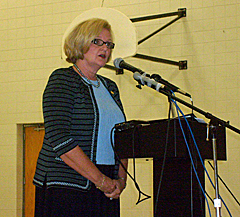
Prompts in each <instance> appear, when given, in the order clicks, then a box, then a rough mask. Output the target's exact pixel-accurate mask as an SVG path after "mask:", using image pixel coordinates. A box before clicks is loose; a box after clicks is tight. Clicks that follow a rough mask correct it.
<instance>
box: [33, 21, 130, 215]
mask: <svg viewBox="0 0 240 217" xmlns="http://www.w3.org/2000/svg"><path fill="white" fill-rule="evenodd" d="M113 48H114V43H113V39H112V31H111V27H110V25H109V23H108V22H107V21H105V20H102V19H89V20H86V21H84V22H82V23H80V24H79V25H77V26H76V27H75V28H74V29H73V31H72V32H71V33H70V34H69V36H68V37H67V38H66V40H65V45H64V50H65V54H66V56H67V59H66V60H67V61H68V62H70V63H73V66H71V67H69V68H61V69H57V70H55V71H54V72H53V73H52V74H51V76H50V78H49V81H48V84H47V86H46V89H45V91H44V94H43V114H44V124H45V137H44V142H43V147H42V149H41V151H40V154H39V158H38V162H37V168H36V173H35V176H34V180H33V182H34V184H35V185H36V201H35V216H41V217H43V216H47V217H53V216H58V217H59V216H64V217H66V216H68V217H70V216H74V217H75V216H84V217H86V216H94V217H99V216H119V215H120V208H119V196H120V194H121V192H122V191H123V189H124V188H125V185H126V172H125V169H124V168H123V165H124V167H125V168H127V160H126V159H123V160H121V161H122V164H121V165H119V162H118V161H117V159H115V156H114V152H113V149H112V146H111V139H110V137H111V129H112V128H113V127H114V125H115V124H116V123H119V122H123V121H125V115H124V113H123V107H122V104H121V101H120V98H119V92H118V88H117V86H116V84H115V83H114V82H113V81H111V80H110V79H107V78H105V77H103V76H100V75H97V72H98V70H99V69H100V68H101V67H103V66H104V65H105V64H106V63H107V62H108V60H109V59H110V57H111V51H112V49H113Z"/></svg>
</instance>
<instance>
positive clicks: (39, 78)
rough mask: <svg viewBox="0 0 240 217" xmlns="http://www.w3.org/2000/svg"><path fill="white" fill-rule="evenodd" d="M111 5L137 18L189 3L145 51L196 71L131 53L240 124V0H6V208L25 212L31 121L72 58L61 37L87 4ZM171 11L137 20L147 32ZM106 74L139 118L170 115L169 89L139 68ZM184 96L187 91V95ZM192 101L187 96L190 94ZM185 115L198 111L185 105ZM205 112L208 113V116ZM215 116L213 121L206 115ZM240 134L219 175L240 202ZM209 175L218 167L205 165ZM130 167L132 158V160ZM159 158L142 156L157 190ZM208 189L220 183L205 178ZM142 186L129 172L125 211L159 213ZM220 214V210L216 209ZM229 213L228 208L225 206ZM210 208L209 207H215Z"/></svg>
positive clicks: (1, 162) (0, 140) (2, 154)
mask: <svg viewBox="0 0 240 217" xmlns="http://www.w3.org/2000/svg"><path fill="white" fill-rule="evenodd" d="M102 3H103V6H105V7H110V8H115V9H117V10H119V11H121V12H123V13H124V14H126V15H127V16H128V17H129V18H134V17H140V16H145V15H151V14H161V13H166V12H172V11H177V9H178V8H187V17H186V18H182V19H180V20H179V21H177V22H176V23H175V24H173V25H171V26H170V27H168V28H166V29H165V30H163V31H162V32H160V33H159V34H158V35H156V36H154V37H153V38H151V39H150V40H148V41H146V42H144V43H143V44H141V45H139V48H138V52H139V53H144V54H147V55H153V56H157V57H161V58H166V59H171V60H175V61H179V60H187V61H188V69H187V70H178V68H177V67H176V66H170V65H165V64H159V63H153V62H149V61H145V60H136V59H133V58H128V59H127V60H126V61H128V62H129V63H132V64H134V65H135V66H137V67H139V68H141V69H143V70H145V71H146V72H148V73H149V74H152V73H159V74H160V75H161V76H162V77H163V78H164V79H166V80H168V81H170V82H172V83H174V84H176V85H177V86H179V87H181V89H183V90H186V91H188V92H189V93H191V94H192V97H193V101H194V105H195V106H197V107H199V108H201V109H203V110H204V111H208V112H210V113H212V114H214V115H216V116H217V117H219V118H221V119H223V120H225V121H230V124H231V125H233V126H235V127H236V128H240V119H239V111H240V97H239V87H240V72H239V71H240V70H239V69H240V67H239V63H240V46H239V45H240V25H239V23H240V2H238V1H237V0H229V1H223V0H216V1H215V0H198V1H194V0H174V1H172V0H141V1H140V0H131V1H129V0H122V1H114V0H105V1H100V0H99V1H96V0H89V1H74V0H68V1H67V0H66V1H64V0H2V1H0V38H1V40H0V108H1V112H0V173H1V176H0V183H1V185H0V216H4V217H14V216H22V171H23V164H22V160H23V159H22V148H23V144H22V132H21V131H22V128H21V124H28V123H42V122H43V118H42V112H41V96H42V91H43V89H44V86H45V84H46V82H47V79H48V76H49V75H50V73H51V72H52V71H53V70H54V69H55V68H58V67H61V66H66V63H64V62H63V61H62V60H61V58H60V51H61V38H62V35H63V33H64V31H65V29H66V28H67V26H68V25H69V24H70V22H71V21H72V20H73V19H74V18H75V17H76V16H77V15H79V14H80V13H81V12H83V11H85V10H88V9H91V8H94V7H100V6H101V5H102ZM170 19H171V18H164V19H160V20H154V21H145V22H141V23H136V24H135V25H136V28H137V31H138V38H139V39H142V38H143V37H145V36H146V35H148V33H150V32H153V31H155V30H156V29H158V28H159V27H160V26H162V25H164V24H165V23H166V22H167V21H169V20H170ZM99 73H101V74H104V75H106V76H108V77H110V78H112V79H113V80H115V81H116V82H117V83H118V85H119V89H120V92H121V97H122V101H123V104H124V107H125V111H126V115H127V118H128V119H129V120H131V119H144V120H151V119H161V118H166V117H167V111H168V101H167V99H166V97H165V96H163V95H161V94H159V93H157V92H155V91H154V90H152V89H150V88H147V87H143V89H142V90H139V89H137V88H136V87H135V85H136V82H135V81H134V80H133V78H132V73H131V72H127V71H125V73H124V75H115V73H114V72H113V71H110V70H107V69H102V70H101V71H100V72H99ZM180 97H181V96H180ZM183 99H185V100H188V99H186V98H183ZM180 107H181V108H182V110H183V111H184V112H185V113H189V112H190V111H189V110H188V109H187V108H184V107H182V106H180ZM196 115H197V116H198V117H199V118H203V119H205V118H204V117H202V116H201V115H199V114H197V113H196ZM205 120H206V121H208V120H207V119H205ZM239 143H240V135H239V134H237V133H235V132H232V131H231V130H227V158H228V160H227V162H219V174H220V175H221V177H222V178H223V180H224V181H225V182H226V183H227V185H228V187H229V188H230V189H231V190H232V192H233V193H234V195H235V196H236V197H237V198H238V200H240V159H239V156H240V145H239ZM206 166H207V169H208V171H209V173H212V170H211V169H210V168H209V167H208V164H206ZM130 171H132V164H131V163H130ZM151 177H152V161H151V159H150V160H146V159H139V160H137V180H138V183H139V185H140V187H141V190H142V191H143V192H144V193H147V194H151V195H152V181H151ZM206 185H207V187H206V189H207V191H208V192H209V193H210V195H211V196H212V197H214V191H213V189H211V187H210V185H209V183H208V182H207V183H206ZM220 193H221V195H222V197H223V198H224V200H225V202H226V203H227V205H228V207H229V209H230V211H231V213H232V216H240V209H239V206H238V205H237V204H236V202H234V200H233V199H232V198H231V196H229V194H228V193H227V191H226V190H225V188H224V187H223V186H222V185H220ZM137 197H138V195H137V192H136V190H135V188H134V185H133V183H132V182H131V181H130V180H129V181H128V187H127V189H126V191H125V192H124V193H123V196H122V216H133V217H135V216H136V217H139V216H144V217H145V216H153V214H152V213H153V211H152V204H153V201H152V199H150V200H147V201H144V202H142V203H140V204H139V205H137V206H136V205H135V203H136V201H137ZM211 209H212V215H214V208H213V207H211ZM222 213H223V216H228V214H227V211H226V209H225V208H224V207H223V208H222ZM207 215H208V214H207Z"/></svg>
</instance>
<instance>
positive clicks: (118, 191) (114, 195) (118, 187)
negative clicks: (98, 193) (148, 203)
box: [105, 179, 126, 199]
mask: <svg viewBox="0 0 240 217" xmlns="http://www.w3.org/2000/svg"><path fill="white" fill-rule="evenodd" d="M113 181H114V182H115V184H116V188H115V189H114V191H113V192H112V193H105V195H106V197H109V198H110V199H118V198H119V197H120V195H121V193H122V192H123V190H124V189H125V187H126V181H125V180H124V179H117V180H113Z"/></svg>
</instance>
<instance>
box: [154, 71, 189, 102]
mask: <svg viewBox="0 0 240 217" xmlns="http://www.w3.org/2000/svg"><path fill="white" fill-rule="evenodd" d="M151 78H153V79H154V80H155V81H157V82H159V83H161V84H164V85H165V87H166V88H168V89H170V90H171V91H173V92H178V93H181V94H183V95H185V96H187V97H190V98H191V95H190V94H189V93H187V92H186V91H183V90H181V89H180V88H179V87H177V86H175V85H174V84H171V83H169V82H168V81H166V80H164V79H163V78H162V77H161V76H160V75H158V74H152V75H151Z"/></svg>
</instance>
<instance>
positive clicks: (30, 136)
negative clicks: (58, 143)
mask: <svg viewBox="0 0 240 217" xmlns="http://www.w3.org/2000/svg"><path fill="white" fill-rule="evenodd" d="M24 131H25V146H24V180H25V185H24V216H25V217H33V216H34V205H35V186H34V185H33V176H34V173H35V169H36V163H37V158H38V154H39V151H40V149H41V147H42V143H43V138H44V133H45V131H44V127H43V125H29V126H24Z"/></svg>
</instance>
